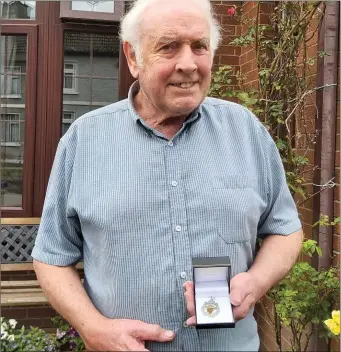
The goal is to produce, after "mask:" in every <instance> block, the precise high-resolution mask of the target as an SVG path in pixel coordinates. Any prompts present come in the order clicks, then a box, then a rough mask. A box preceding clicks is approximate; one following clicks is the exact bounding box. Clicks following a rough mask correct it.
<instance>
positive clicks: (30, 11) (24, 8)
mask: <svg viewBox="0 0 341 352" xmlns="http://www.w3.org/2000/svg"><path fill="white" fill-rule="evenodd" d="M0 17H1V18H4V19H15V18H20V19H21V18H22V19H31V20H33V19H35V18H36V2H35V1H1V2H0Z"/></svg>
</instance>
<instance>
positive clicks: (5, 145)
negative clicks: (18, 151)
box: [1, 142, 21, 147]
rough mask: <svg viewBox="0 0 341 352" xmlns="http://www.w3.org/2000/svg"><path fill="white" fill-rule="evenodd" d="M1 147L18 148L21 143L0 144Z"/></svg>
mask: <svg viewBox="0 0 341 352" xmlns="http://www.w3.org/2000/svg"><path fill="white" fill-rule="evenodd" d="M1 146H2V147H20V146H21V143H16V142H1Z"/></svg>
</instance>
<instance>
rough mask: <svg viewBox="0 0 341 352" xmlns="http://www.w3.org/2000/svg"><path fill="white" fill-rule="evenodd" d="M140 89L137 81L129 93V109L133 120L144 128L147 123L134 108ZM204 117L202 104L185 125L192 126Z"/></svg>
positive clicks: (187, 119)
mask: <svg viewBox="0 0 341 352" xmlns="http://www.w3.org/2000/svg"><path fill="white" fill-rule="evenodd" d="M139 89H140V84H139V81H135V82H134V83H133V84H132V85H131V87H130V89H129V93H128V108H129V111H130V115H131V116H132V118H133V119H134V121H135V122H140V123H142V124H143V125H144V126H146V123H145V122H144V121H143V119H142V118H141V117H140V116H139V115H138V113H137V112H136V110H135V107H134V96H135V95H136V94H137V93H138V92H139ZM201 115H202V104H200V105H199V106H198V107H197V108H195V109H194V110H193V111H192V112H191V114H190V115H188V117H187V118H186V120H185V122H184V125H187V124H190V123H192V122H194V121H195V120H197V119H199V118H200V117H201Z"/></svg>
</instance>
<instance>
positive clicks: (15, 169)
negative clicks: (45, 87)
mask: <svg viewBox="0 0 341 352" xmlns="http://www.w3.org/2000/svg"><path fill="white" fill-rule="evenodd" d="M4 21H5V20H4ZM1 30H2V33H1V36H0V69H1V70H0V76H1V77H0V78H1V87H0V88H1V114H0V140H1V141H0V147H1V148H0V156H1V165H0V178H1V192H0V203H1V208H2V209H1V210H2V212H1V215H2V216H3V217H13V216H15V217H25V216H30V215H31V214H32V208H33V207H32V204H33V192H32V190H33V182H34V175H33V170H34V146H35V138H34V128H35V119H36V107H35V104H36V101H37V100H36V89H37V85H36V82H37V80H36V77H37V75H36V72H37V70H36V68H37V50H36V49H37V46H36V44H37V34H38V29H37V27H36V26H31V25H20V26H17V25H13V24H12V25H6V24H5V25H3V24H2V26H1ZM13 98H15V99H13Z"/></svg>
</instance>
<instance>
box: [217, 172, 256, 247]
mask: <svg viewBox="0 0 341 352" xmlns="http://www.w3.org/2000/svg"><path fill="white" fill-rule="evenodd" d="M254 182H255V181H254V178H253V177H252V175H247V174H246V175H242V174H241V175H223V176H217V177H215V178H214V179H213V180H212V189H213V192H212V193H213V204H212V207H213V209H212V210H213V211H212V212H213V219H214V221H215V227H216V230H217V233H218V235H219V236H220V237H221V238H222V239H223V240H224V241H225V242H226V243H238V242H248V241H250V240H251V236H253V235H255V234H256V229H257V223H258V221H257V218H256V216H255V212H254V207H255V201H254V198H255V189H254Z"/></svg>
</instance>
